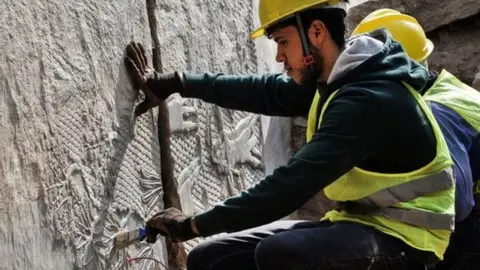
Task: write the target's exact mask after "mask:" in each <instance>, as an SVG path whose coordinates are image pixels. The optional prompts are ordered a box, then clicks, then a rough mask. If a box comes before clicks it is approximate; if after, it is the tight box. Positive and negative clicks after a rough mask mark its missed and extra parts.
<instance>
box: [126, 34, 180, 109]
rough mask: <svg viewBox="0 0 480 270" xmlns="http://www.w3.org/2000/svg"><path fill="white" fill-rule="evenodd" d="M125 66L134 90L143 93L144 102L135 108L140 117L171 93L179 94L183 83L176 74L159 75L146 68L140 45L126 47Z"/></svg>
mask: <svg viewBox="0 0 480 270" xmlns="http://www.w3.org/2000/svg"><path fill="white" fill-rule="evenodd" d="M124 60H125V65H126V67H127V71H128V75H129V76H130V79H131V80H132V82H133V84H134V87H135V89H137V90H138V89H141V90H142V91H143V92H144V93H145V100H144V101H143V102H142V103H140V104H139V105H138V106H137V107H136V108H135V115H136V116H140V115H142V114H144V113H146V112H147V111H148V110H149V109H151V108H153V107H156V106H158V105H159V104H160V102H162V101H164V100H165V99H167V98H168V97H169V96H170V95H171V94H173V93H181V91H182V90H183V83H182V79H181V77H180V76H181V75H180V73H178V72H173V73H167V74H160V73H158V72H156V71H155V70H154V69H153V68H151V67H149V66H148V60H147V55H146V53H145V49H144V48H143V46H142V44H140V43H135V42H131V43H130V44H128V45H127V56H126V57H125V59H124Z"/></svg>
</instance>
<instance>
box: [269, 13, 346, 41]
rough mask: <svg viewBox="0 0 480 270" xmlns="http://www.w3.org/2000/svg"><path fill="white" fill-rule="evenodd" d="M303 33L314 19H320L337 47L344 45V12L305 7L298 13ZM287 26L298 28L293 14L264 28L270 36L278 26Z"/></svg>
mask: <svg viewBox="0 0 480 270" xmlns="http://www.w3.org/2000/svg"><path fill="white" fill-rule="evenodd" d="M300 17H301V18H302V23H303V27H304V29H303V30H304V31H305V33H307V30H308V29H309V28H310V26H311V25H312V22H313V21H315V20H320V21H322V22H323V23H324V24H325V26H326V27H327V29H328V32H330V36H331V37H332V39H333V41H334V42H335V44H336V45H337V46H338V47H339V48H343V46H344V45H345V35H346V28H347V27H346V22H345V18H346V14H345V11H344V10H342V9H338V8H335V9H325V8H313V9H307V10H305V11H303V12H301V13H300ZM287 26H295V27H297V29H298V24H297V20H296V18H295V16H293V17H291V18H288V19H286V20H284V21H281V22H279V23H277V24H274V25H272V26H270V27H268V28H267V29H266V30H265V34H266V35H267V36H268V37H269V38H270V37H271V35H272V33H273V32H275V31H276V30H278V29H280V28H284V27H287Z"/></svg>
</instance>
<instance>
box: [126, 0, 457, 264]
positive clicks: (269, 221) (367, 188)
mask: <svg viewBox="0 0 480 270" xmlns="http://www.w3.org/2000/svg"><path fill="white" fill-rule="evenodd" d="M259 13H260V21H261V23H262V25H261V27H260V28H259V29H258V30H255V31H254V32H253V34H252V36H253V37H258V36H261V35H266V36H267V37H269V38H272V39H273V40H274V41H275V42H276V43H277V45H278V47H277V55H276V60H277V61H278V62H281V63H283V64H284V66H285V69H286V74H266V75H263V76H233V75H225V74H222V73H216V74H210V73H205V74H191V73H186V72H174V73H171V74H158V73H156V72H154V71H152V70H151V68H149V67H148V64H147V63H146V57H144V53H143V52H142V51H143V47H142V46H141V45H140V44H135V43H132V44H130V45H129V46H127V58H126V65H127V68H128V71H129V74H130V76H131V78H132V79H133V81H134V83H135V85H136V86H137V87H138V88H140V89H141V90H142V91H144V92H145V93H146V96H147V99H146V100H145V101H144V103H142V104H141V105H140V106H139V107H137V109H136V114H137V115H141V114H142V113H144V112H145V111H147V110H148V109H149V108H151V107H153V106H155V105H156V104H157V102H158V100H164V99H165V98H167V97H168V96H169V95H170V94H172V93H180V94H181V95H182V96H183V97H190V98H199V99H202V100H204V101H206V102H210V103H214V104H217V105H219V106H222V107H225V108H230V109H237V110H243V111H250V112H254V113H259V114H265V115H277V116H303V115H308V118H309V119H308V134H307V141H308V142H307V144H305V145H304V146H303V147H302V149H301V150H300V151H298V152H297V153H296V154H295V155H294V156H293V157H292V158H291V159H290V160H289V162H288V164H286V165H285V166H281V167H279V168H277V169H276V170H275V171H274V172H273V173H272V174H271V175H268V176H267V177H265V178H264V179H262V180H260V181H259V182H258V184H256V185H254V186H253V187H251V188H249V189H247V190H245V191H243V192H242V193H241V194H239V195H237V196H234V197H231V198H228V199H227V200H225V201H223V202H222V203H219V204H217V205H215V207H213V208H212V209H210V210H208V211H205V212H203V213H199V214H197V215H195V216H193V217H188V216H186V215H184V214H183V213H182V212H181V211H179V210H177V209H175V208H169V209H166V210H163V211H161V212H159V213H158V214H157V215H155V216H154V217H153V218H152V219H150V220H148V221H147V233H148V237H147V241H148V242H151V243H152V242H155V241H156V237H157V236H158V234H160V235H164V236H167V237H170V238H171V239H172V240H173V241H187V240H189V239H192V238H195V237H207V236H211V235H215V234H218V233H224V232H226V233H228V234H225V235H221V236H217V237H214V238H212V239H209V240H206V241H204V242H202V243H201V244H199V245H198V246H196V247H195V248H193V249H192V250H191V251H190V253H189V255H188V259H187V268H188V269H190V270H201V269H261V270H269V269H275V270H276V269H424V268H425V265H427V266H430V265H434V264H435V263H437V262H438V261H440V260H442V259H443V255H444V253H445V250H446V248H447V246H448V242H449V238H450V235H451V232H452V231H453V229H454V223H455V213H454V210H455V209H454V206H455V205H454V199H455V198H454V196H455V184H454V177H453V172H452V165H453V161H452V159H451V157H450V153H449V151H448V146H447V144H446V142H445V139H444V137H443V134H442V132H441V129H440V127H439V126H438V123H437V121H436V120H435V118H434V116H433V115H432V113H431V111H430V108H429V106H428V105H427V103H426V102H425V101H424V100H423V99H422V98H421V95H420V93H419V91H418V90H420V89H423V88H424V86H425V85H426V84H427V82H428V71H427V70H426V69H425V68H424V67H423V66H421V65H420V64H419V63H417V62H415V61H413V60H411V59H410V58H409V57H408V56H407V55H406V53H405V51H404V49H403V48H402V46H401V45H400V44H399V43H398V42H396V41H395V40H393V39H392V38H391V37H390V34H389V33H388V31H385V30H383V29H380V30H377V31H374V32H372V33H369V34H366V35H360V36H358V37H355V38H352V39H349V40H348V41H346V40H345V38H344V37H345V34H346V31H345V16H346V9H345V2H343V1H327V0H316V1H315V0H301V1H300V0H298V1H291V0H288V1H287V0H261V1H260V10H259ZM312 85H315V87H312ZM322 189H323V190H324V191H325V194H326V195H327V197H328V198H330V199H331V200H333V201H335V202H336V204H337V209H335V210H333V211H330V212H328V213H327V214H326V216H325V217H324V218H323V219H322V220H321V221H320V220H319V221H277V220H278V219H280V218H282V217H284V216H286V215H288V214H289V213H291V212H293V211H294V210H296V209H297V208H299V207H300V206H302V205H303V204H304V203H305V202H306V201H307V200H309V199H310V198H311V197H312V196H314V195H315V194H316V193H318V192H319V191H321V190H322Z"/></svg>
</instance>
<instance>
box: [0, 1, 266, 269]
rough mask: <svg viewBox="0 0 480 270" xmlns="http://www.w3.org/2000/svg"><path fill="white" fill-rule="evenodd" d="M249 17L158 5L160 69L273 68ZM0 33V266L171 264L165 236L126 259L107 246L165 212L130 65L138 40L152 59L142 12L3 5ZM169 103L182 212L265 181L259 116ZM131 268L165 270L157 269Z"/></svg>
mask: <svg viewBox="0 0 480 270" xmlns="http://www.w3.org/2000/svg"><path fill="white" fill-rule="evenodd" d="M252 6H253V4H252V3H250V2H244V1H228V2H225V1H201V2H198V1H193V0H189V1H173V0H170V1H162V2H161V3H158V5H157V10H155V12H156V15H157V18H158V25H159V28H160V29H158V31H159V32H160V37H161V44H160V46H161V54H162V61H163V66H164V71H166V72H168V71H173V70H188V71H194V72H195V71H198V72H206V71H209V72H216V71H223V72H231V73H254V72H257V69H258V68H257V67H261V69H263V68H265V67H267V66H268V65H269V64H268V63H264V62H263V60H262V59H259V58H257V56H256V54H257V51H258V52H260V51H262V50H263V51H262V55H265V54H268V52H266V51H268V50H264V49H261V48H260V47H259V44H256V43H253V42H252V41H250V40H249V39H248V34H249V31H250V30H251V29H252V28H253V23H252V22H253V19H254V18H253V17H254V15H253V14H254V10H253V9H252ZM0 21H2V22H3V23H2V25H1V29H0V45H1V48H2V50H0V78H1V80H0V89H1V93H2V95H1V98H0V106H1V112H2V113H1V114H0V125H1V128H0V138H1V139H0V151H1V152H2V155H0V179H1V181H2V182H1V183H2V185H1V188H0V242H1V243H2V246H1V247H0V256H2V257H3V259H2V260H1V261H0V268H1V269H52V267H56V268H58V269H74V268H75V269H124V268H125V267H127V264H126V259H127V257H136V256H147V257H153V258H156V259H158V260H160V261H161V262H163V263H166V262H165V261H166V250H165V245H164V241H163V240H162V239H163V238H161V239H160V240H159V241H158V242H157V244H155V245H147V244H139V245H136V246H132V247H129V248H127V249H126V250H123V251H116V250H114V249H113V248H112V238H111V237H112V235H113V233H115V232H117V231H118V230H119V229H121V228H134V227H136V226H140V225H142V224H143V223H144V221H145V220H146V219H148V218H149V217H151V216H152V215H153V214H154V213H155V212H157V211H158V210H160V209H162V207H163V206H162V182H161V179H160V175H161V174H160V172H161V168H160V146H159V143H158V138H157V125H156V110H152V111H151V112H149V113H147V114H145V115H144V116H142V117H139V118H137V119H134V118H132V110H133V107H134V104H135V103H136V102H138V100H136V94H135V93H134V91H133V90H132V88H131V86H130V83H129V80H128V78H127V77H126V73H125V68H124V66H123V59H122V56H123V54H124V48H125V46H126V44H127V43H128V42H129V41H131V40H135V41H138V42H141V43H142V44H144V45H145V47H146V48H147V50H148V51H149V52H150V51H151V47H152V45H151V41H150V29H149V24H148V19H147V10H146V7H145V1H128V3H127V2H121V1H120V2H115V3H113V2H108V3H107V2H105V3H104V2H102V1H100V2H98V1H87V0H84V1H70V0H68V1H62V2H58V1H51V0H49V1H40V2H39V1H37V2H34V3H27V2H22V1H20V2H19V1H2V2H1V3H0ZM168 105H169V109H170V124H171V129H172V131H173V137H172V145H171V148H172V152H173V153H174V160H175V168H174V169H175V176H176V178H177V180H178V186H179V193H180V196H181V204H182V207H183V209H184V210H185V211H186V212H187V213H194V212H199V211H202V210H204V209H206V208H208V207H211V206H212V205H213V204H214V203H216V202H218V201H219V200H221V199H223V198H225V197H226V196H229V195H233V194H235V193H237V192H238V191H239V190H241V189H243V188H245V187H248V186H249V185H251V184H252V183H253V182H254V181H256V180H259V179H260V178H261V177H262V176H263V174H264V173H263V168H262V163H261V161H260V153H261V151H262V139H261V136H262V133H261V128H260V117H259V116H257V115H251V114H247V113H244V112H232V111H228V110H225V109H222V108H218V107H216V106H213V105H211V104H206V103H203V102H200V101H194V100H184V99H180V98H179V97H178V96H174V97H172V98H171V99H170V100H169V102H168ZM240 144H246V146H244V145H242V147H240ZM5 243H6V244H5ZM195 243H196V242H195V241H192V242H191V243H187V248H190V247H191V246H192V245H193V244H195ZM54 265H55V266H54ZM131 267H133V269H161V267H160V268H159V266H158V265H156V263H155V262H154V261H150V260H144V261H138V262H135V263H133V264H132V266H131ZM129 269H132V268H129Z"/></svg>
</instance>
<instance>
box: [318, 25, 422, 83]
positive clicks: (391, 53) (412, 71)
mask: <svg viewBox="0 0 480 270" xmlns="http://www.w3.org/2000/svg"><path fill="white" fill-rule="evenodd" d="M428 77H429V74H428V71H427V69H426V68H425V67H423V66H422V65H420V64H419V63H417V62H415V61H413V60H411V59H410V58H409V57H408V56H407V54H406V53H405V51H404V50H403V47H402V46H401V45H400V43H398V42H397V41H395V40H394V39H392V37H391V35H390V33H389V32H388V31H387V30H385V29H379V30H376V31H373V32H370V33H367V34H362V35H357V36H353V37H351V38H350V39H348V40H347V42H346V45H345V49H344V50H343V52H342V53H341V54H340V56H339V57H338V59H337V61H336V62H335V65H334V66H333V69H332V72H331V74H330V77H329V78H328V81H327V84H328V85H329V86H332V87H335V88H338V87H341V86H342V85H344V84H350V83H354V82H361V81H372V80H373V81H378V80H389V81H392V80H394V81H404V82H406V83H408V84H409V85H411V86H412V87H413V88H414V89H418V91H421V90H422V89H423V88H424V87H425V85H426V83H427V81H428ZM328 88H330V87H328Z"/></svg>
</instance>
